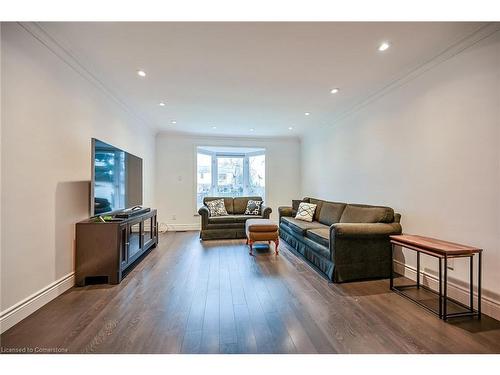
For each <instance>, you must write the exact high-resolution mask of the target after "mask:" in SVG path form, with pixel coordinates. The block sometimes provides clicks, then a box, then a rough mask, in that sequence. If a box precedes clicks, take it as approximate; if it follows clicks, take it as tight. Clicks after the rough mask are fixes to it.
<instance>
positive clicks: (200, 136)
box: [156, 130, 301, 142]
mask: <svg viewBox="0 0 500 375" xmlns="http://www.w3.org/2000/svg"><path fill="white" fill-rule="evenodd" d="M172 137H178V138H189V139H193V140H201V141H203V140H207V139H208V140H210V139H213V140H222V141H252V142H266V141H288V142H290V141H293V142H300V141H301V138H300V137H298V136H255V135H253V136H251V137H249V136H246V135H222V134H221V135H217V134H203V133H188V132H182V131H175V130H170V131H169V130H162V131H159V132H157V133H156V138H172Z"/></svg>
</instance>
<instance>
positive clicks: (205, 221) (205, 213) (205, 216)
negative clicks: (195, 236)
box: [198, 206, 210, 229]
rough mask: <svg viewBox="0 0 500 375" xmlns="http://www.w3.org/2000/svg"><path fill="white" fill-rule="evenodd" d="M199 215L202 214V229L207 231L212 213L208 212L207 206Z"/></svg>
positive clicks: (201, 209) (201, 208) (202, 208)
mask: <svg viewBox="0 0 500 375" xmlns="http://www.w3.org/2000/svg"><path fill="white" fill-rule="evenodd" d="M198 213H199V214H200V217H201V229H205V228H206V227H207V225H208V218H209V216H210V211H209V210H208V207H207V206H202V207H200V209H199V210H198Z"/></svg>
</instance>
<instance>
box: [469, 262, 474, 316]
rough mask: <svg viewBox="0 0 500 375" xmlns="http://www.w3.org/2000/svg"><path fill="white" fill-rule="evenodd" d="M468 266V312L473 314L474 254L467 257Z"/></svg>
mask: <svg viewBox="0 0 500 375" xmlns="http://www.w3.org/2000/svg"><path fill="white" fill-rule="evenodd" d="M469 263H470V264H469V265H470V271H469V273H470V285H469V287H470V290H469V294H470V296H469V306H470V312H471V313H472V312H474V254H472V255H471V256H470V257H469Z"/></svg>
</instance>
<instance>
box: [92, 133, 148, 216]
mask: <svg viewBox="0 0 500 375" xmlns="http://www.w3.org/2000/svg"><path fill="white" fill-rule="evenodd" d="M138 205H142V159H141V158H139V157H137V156H134V155H132V154H129V153H128V152H125V151H123V150H121V149H119V148H117V147H114V146H112V145H110V144H107V143H104V142H102V141H100V140H98V139H95V138H93V139H92V182H91V203H90V214H91V216H96V215H101V214H105V213H110V212H115V211H120V210H124V209H126V208H130V207H134V206H138Z"/></svg>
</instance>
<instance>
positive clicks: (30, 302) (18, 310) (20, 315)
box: [0, 272, 75, 333]
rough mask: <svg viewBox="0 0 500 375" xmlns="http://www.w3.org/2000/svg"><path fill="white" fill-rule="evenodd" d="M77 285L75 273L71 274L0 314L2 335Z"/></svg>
mask: <svg viewBox="0 0 500 375" xmlns="http://www.w3.org/2000/svg"><path fill="white" fill-rule="evenodd" d="M73 285H75V273H74V272H71V273H68V274H67V275H65V276H63V277H61V278H60V279H59V280H56V281H54V282H53V283H52V284H49V285H47V286H46V287H45V288H42V289H40V290H39V291H38V292H36V293H33V294H32V295H31V296H29V297H27V298H25V299H24V300H22V301H20V302H18V303H16V304H15V305H14V306H11V307H9V308H8V309H7V310H5V311H2V312H1V313H0V333H3V332H5V331H6V330H8V329H9V328H10V327H12V326H14V325H15V324H17V323H19V322H20V321H21V320H23V319H24V318H26V317H27V316H29V315H31V314H33V313H34V312H35V311H36V310H38V309H39V308H40V307H42V306H43V305H45V304H47V303H49V302H50V301H52V300H53V299H54V298H56V297H57V296H59V295H61V294H63V293H64V292H65V291H66V290H68V289H70V288H71V287H73Z"/></svg>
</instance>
